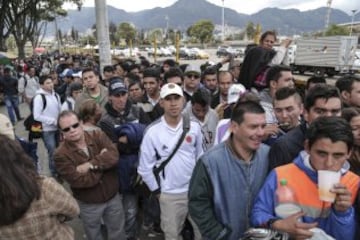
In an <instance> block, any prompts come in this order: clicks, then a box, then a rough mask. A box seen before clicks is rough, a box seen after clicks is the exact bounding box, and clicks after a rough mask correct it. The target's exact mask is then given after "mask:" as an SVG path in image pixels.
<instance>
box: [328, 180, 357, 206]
mask: <svg viewBox="0 0 360 240" xmlns="http://www.w3.org/2000/svg"><path fill="white" fill-rule="evenodd" d="M330 192H332V193H335V194H336V197H335V202H334V204H333V207H334V209H335V210H336V211H338V212H345V211H346V210H348V209H349V208H350V207H351V206H352V203H351V192H350V191H349V190H348V189H347V188H346V186H345V185H343V184H341V183H338V184H335V185H334V187H333V188H332V189H331V190H330Z"/></svg>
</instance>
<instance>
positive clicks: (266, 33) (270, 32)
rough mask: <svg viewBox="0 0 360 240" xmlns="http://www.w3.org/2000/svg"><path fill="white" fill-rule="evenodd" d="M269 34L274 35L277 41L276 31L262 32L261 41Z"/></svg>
mask: <svg viewBox="0 0 360 240" xmlns="http://www.w3.org/2000/svg"><path fill="white" fill-rule="evenodd" d="M268 35H271V36H274V38H275V41H276V32H275V31H266V32H264V33H263V34H261V36H260V43H262V42H263V41H264V40H265V38H266V37H267V36H268Z"/></svg>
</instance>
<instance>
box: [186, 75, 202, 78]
mask: <svg viewBox="0 0 360 240" xmlns="http://www.w3.org/2000/svg"><path fill="white" fill-rule="evenodd" d="M186 76H187V77H188V78H199V77H200V76H199V75H195V74H188V75H186Z"/></svg>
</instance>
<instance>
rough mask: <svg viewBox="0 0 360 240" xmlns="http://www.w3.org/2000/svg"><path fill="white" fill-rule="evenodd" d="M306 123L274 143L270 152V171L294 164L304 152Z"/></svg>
mask: <svg viewBox="0 0 360 240" xmlns="http://www.w3.org/2000/svg"><path fill="white" fill-rule="evenodd" d="M305 134H306V123H305V122H302V123H301V124H300V125H299V126H297V127H295V128H294V129H292V130H290V131H289V132H287V133H286V134H285V135H283V136H282V137H280V138H279V139H277V140H276V141H275V143H273V145H272V146H271V148H270V152H269V171H271V170H272V169H274V168H276V167H278V166H282V165H285V164H288V163H291V162H293V160H294V159H295V157H296V156H297V155H298V154H299V153H300V152H301V151H302V150H304V142H305Z"/></svg>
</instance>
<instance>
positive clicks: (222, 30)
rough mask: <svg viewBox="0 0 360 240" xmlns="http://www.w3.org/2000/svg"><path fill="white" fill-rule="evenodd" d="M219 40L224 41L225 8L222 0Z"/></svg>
mask: <svg viewBox="0 0 360 240" xmlns="http://www.w3.org/2000/svg"><path fill="white" fill-rule="evenodd" d="M221 20H222V22H221V40H222V41H224V40H225V6H224V0H222V14H221Z"/></svg>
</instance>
